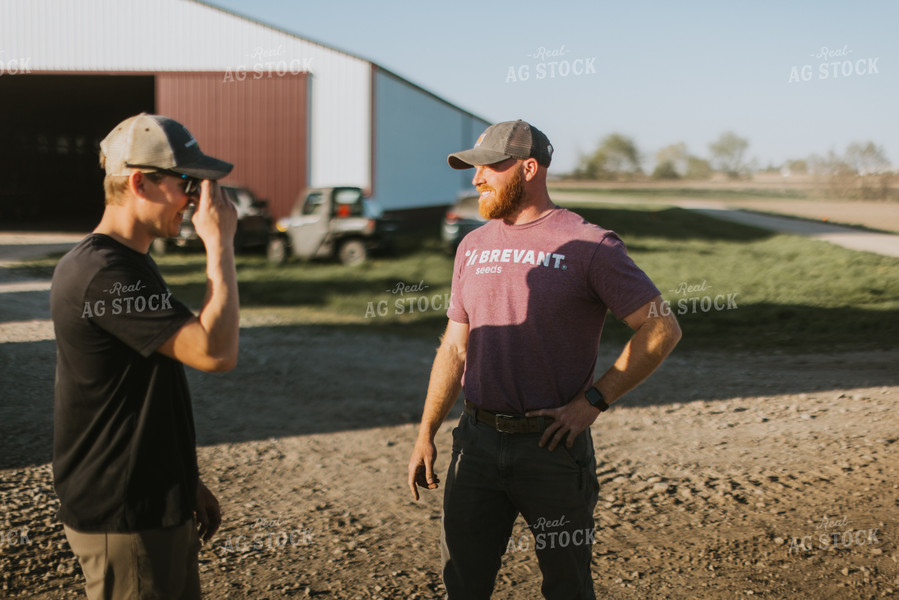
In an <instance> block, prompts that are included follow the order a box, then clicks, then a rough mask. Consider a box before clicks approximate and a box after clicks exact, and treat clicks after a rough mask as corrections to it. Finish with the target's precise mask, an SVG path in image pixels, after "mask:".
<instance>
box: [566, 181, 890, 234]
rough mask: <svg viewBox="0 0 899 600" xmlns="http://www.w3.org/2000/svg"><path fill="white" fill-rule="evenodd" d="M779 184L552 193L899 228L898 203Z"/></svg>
mask: <svg viewBox="0 0 899 600" xmlns="http://www.w3.org/2000/svg"><path fill="white" fill-rule="evenodd" d="M775 183H776V182H775ZM775 183H771V184H770V185H761V184H759V182H755V181H753V182H712V183H705V185H703V182H685V183H684V187H672V186H671V184H670V183H668V184H665V185H661V184H656V185H649V186H648V187H647V184H645V183H643V184H637V183H634V184H628V185H622V184H620V183H608V184H595V183H592V184H587V183H581V184H564V183H557V184H554V186H553V187H552V188H551V190H550V191H551V195H553V197H555V198H559V199H567V200H576V199H578V198H586V197H588V196H589V197H592V198H596V199H599V200H602V201H603V202H622V203H629V202H654V203H656V202H658V203H670V204H676V205H680V206H684V205H685V204H686V203H689V202H717V203H721V204H723V205H726V206H727V207H729V208H738V209H745V210H752V211H757V212H763V213H771V214H776V215H785V216H793V217H798V218H803V219H810V220H813V221H825V222H829V223H835V224H841V225H850V226H855V227H864V228H866V229H871V230H876V231H884V232H890V233H899V202H895V201H892V202H890V201H877V200H835V199H832V198H827V197H825V196H823V195H822V194H821V192H820V190H819V189H818V188H816V187H815V186H813V185H811V184H810V183H808V182H804V183H797V184H795V185H793V186H786V187H784V185H785V184H783V182H780V183H779V184H777V185H775Z"/></svg>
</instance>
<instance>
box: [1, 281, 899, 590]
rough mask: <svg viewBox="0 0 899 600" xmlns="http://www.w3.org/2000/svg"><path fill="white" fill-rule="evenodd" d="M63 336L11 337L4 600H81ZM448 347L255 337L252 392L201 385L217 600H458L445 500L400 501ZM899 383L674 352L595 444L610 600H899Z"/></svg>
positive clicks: (597, 571) (248, 381) (828, 366)
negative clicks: (446, 583) (895, 599)
mask: <svg viewBox="0 0 899 600" xmlns="http://www.w3.org/2000/svg"><path fill="white" fill-rule="evenodd" d="M25 293H28V294H36V293H41V292H25ZM18 310H20V311H21V310H23V307H21V306H20V307H19V309H18ZM51 333H52V330H50V329H49V324H47V323H46V322H45V321H32V322H29V323H27V324H23V323H19V324H9V323H7V324H6V325H5V326H4V328H3V329H2V335H3V336H4V339H5V340H6V343H3V344H0V365H2V369H0V389H2V390H3V392H2V393H3V403H2V408H0V412H2V414H0V417H2V423H3V435H2V436H0V440H2V442H0V446H2V453H0V457H2V459H0V460H2V463H0V473H2V483H0V506H2V521H0V529H2V530H3V535H4V538H3V543H2V545H0V565H2V584H0V588H2V594H0V595H2V596H3V597H8V598H33V599H48V600H49V599H55V598H76V597H81V595H82V579H81V574H80V568H79V567H78V565H77V562H76V560H75V559H74V557H73V556H72V554H71V552H70V550H69V549H68V546H67V544H66V542H65V539H64V536H63V535H62V529H61V526H60V525H59V524H58V523H57V522H56V520H55V517H54V512H55V510H56V508H57V501H56V498H55V495H54V492H53V489H52V482H51V474H50V467H49V465H48V462H49V459H50V451H51V437H50V436H51V426H52V415H51V406H52V400H51V398H52V386H53V368H54V345H53V344H54V343H53V341H52V336H51V335H50V334H51ZM687 334H689V332H687ZM435 345H436V340H420V339H413V338H399V337H389V336H374V335H369V334H365V333H348V332H345V331H341V330H333V329H332V330H324V329H320V328H315V327H304V326H291V325H284V324H278V323H271V322H269V323H244V329H243V331H242V347H241V357H240V365H239V366H238V368H237V369H236V370H235V371H233V372H232V373H229V374H224V375H207V374H202V373H198V372H194V371H191V372H190V373H189V377H190V380H191V387H192V390H193V391H194V411H195V415H196V420H197V428H198V434H199V443H200V450H199V456H200V464H201V469H202V472H203V476H204V478H205V480H206V481H207V482H208V484H209V485H210V487H211V488H212V489H213V490H214V491H215V492H216V493H217V494H218V496H219V498H220V499H221V502H222V506H223V510H224V515H225V521H224V524H223V526H222V529H221V530H220V531H219V533H218V534H217V536H216V537H215V539H214V540H212V542H211V543H210V544H209V545H207V546H206V547H205V548H204V549H203V550H202V553H201V557H200V559H201V568H202V580H203V588H204V591H205V594H206V597H208V598H212V599H225V598H254V599H258V598H268V599H275V598H290V597H319V598H334V599H352V598H385V599H394V598H422V599H424V598H438V597H441V583H440V576H439V570H440V558H439V549H438V539H439V527H440V520H439V518H440V502H441V493H442V492H441V491H439V490H438V491H436V492H431V493H427V494H425V497H424V499H423V500H422V501H420V502H418V503H415V502H413V501H412V500H411V498H410V494H409V491H408V488H407V487H406V483H405V479H406V464H407V461H408V455H409V451H410V449H411V446H412V442H413V440H414V436H415V432H416V427H415V424H414V423H415V422H416V421H417V419H418V416H419V414H420V410H421V404H422V400H423V394H424V391H425V387H426V384H427V377H428V371H429V364H430V361H431V357H432V356H433V351H434V349H435ZM616 350H617V349H616V348H612V347H609V348H605V349H604V351H603V352H602V353H601V357H600V361H599V364H600V367H601V368H602V366H603V365H608V364H610V362H611V361H612V360H613V358H614V354H615V352H616ZM897 364H899V352H871V353H854V354H819V355H801V356H795V355H784V354H778V353H777V352H776V351H775V352H772V353H770V354H767V355H721V354H717V353H689V354H688V353H678V352H675V354H674V355H673V356H672V357H671V358H670V359H669V361H668V362H667V363H666V364H665V365H663V367H662V368H661V369H660V370H659V371H658V372H657V373H656V374H655V375H653V377H652V378H651V379H650V380H649V381H647V382H646V383H645V384H644V385H643V386H641V387H640V388H638V389H637V390H635V391H634V392H633V393H632V394H630V396H629V397H627V398H626V399H625V400H623V401H622V402H621V404H619V405H616V406H615V407H614V408H613V410H612V411H610V412H609V413H607V414H605V415H603V416H602V417H601V418H600V420H599V421H598V422H597V423H596V424H595V425H594V427H593V438H594V442H595V445H596V449H597V456H598V457H599V464H598V471H597V472H598V476H599V479H600V483H601V490H600V496H601V499H600V502H599V505H598V506H597V508H596V520H597V532H596V544H595V553H594V561H593V571H594V576H595V581H596V589H597V592H598V594H599V596H600V597H605V598H621V599H625V598H626V599H638V598H639V599H645V598H716V599H717V598H722V599H723V598H737V597H739V598H743V597H747V596H752V597H762V598H816V599H817V598H880V597H889V596H892V595H894V594H897V593H899V545H897V541H899V518H897V506H899V452H897V449H899V444H897V441H899V434H897V427H896V425H897V419H896V417H895V413H894V408H895V404H896V401H897V400H899V385H897V380H896V365H897ZM456 415H458V406H457V409H456V411H455V413H454V417H455V416H456ZM454 417H453V418H451V419H450V420H449V421H448V422H447V424H445V425H444V427H443V429H442V431H441V433H440V435H439V437H438V440H437V445H438V450H439V453H440V454H439V458H438V467H439V469H440V470H445V468H446V465H447V461H448V455H449V451H450V446H451V436H450V432H451V429H452V421H453V420H454ZM834 534H836V536H835V537H834ZM533 546H534V543H533V539H532V538H531V537H530V534H529V533H528V531H527V530H526V529H525V527H524V524H523V523H522V522H520V521H519V522H518V523H517V524H516V528H515V532H514V535H513V538H512V540H511V541H510V545H509V551H508V552H507V554H506V556H505V558H504V561H503V563H504V564H503V568H502V571H501V572H500V576H499V578H498V581H497V590H496V593H495V596H494V597H495V598H510V599H513V598H514V599H532V598H537V597H540V596H539V584H540V575H539V567H538V565H537V561H536V558H535V555H534V551H533Z"/></svg>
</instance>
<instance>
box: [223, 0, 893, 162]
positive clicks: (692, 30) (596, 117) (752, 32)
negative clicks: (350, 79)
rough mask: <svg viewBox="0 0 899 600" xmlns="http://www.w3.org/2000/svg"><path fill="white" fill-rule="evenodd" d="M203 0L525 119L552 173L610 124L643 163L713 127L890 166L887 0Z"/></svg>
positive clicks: (696, 147) (774, 158)
mask: <svg viewBox="0 0 899 600" xmlns="http://www.w3.org/2000/svg"><path fill="white" fill-rule="evenodd" d="M207 1H208V2H209V3H210V4H214V5H217V6H220V7H222V8H225V9H227V10H230V11H233V12H236V13H238V14H242V15H245V16H248V17H251V18H253V19H255V20H258V21H262V22H264V23H268V24H271V25H275V26H277V27H279V28H281V29H284V30H287V31H290V32H292V33H295V34H297V35H300V36H303V37H306V38H309V39H311V40H315V41H317V42H321V43H323V44H326V45H328V46H332V47H334V48H337V49H340V50H344V51H346V52H350V53H352V54H355V55H358V56H360V57H362V58H365V59H368V60H371V61H372V62H374V63H376V64H378V65H380V66H382V67H384V68H386V69H388V70H390V71H393V72H394V73H396V74H398V75H400V76H402V77H405V78H406V79H409V80H410V81H412V82H414V83H416V84H418V85H420V86H422V87H424V88H426V89H428V90H430V91H431V92H433V93H435V94H437V95H438V96H441V97H443V98H445V99H446V100H448V101H450V102H452V103H454V104H457V105H458V106H460V107H462V108H464V109H466V110H469V111H471V112H473V113H475V114H477V115H479V116H481V117H483V118H485V119H487V120H488V121H493V122H495V121H504V120H509V119H516V118H522V119H525V120H527V121H530V122H531V123H533V124H534V125H535V126H537V127H538V128H540V129H541V130H543V131H544V132H545V133H546V134H547V135H548V136H549V138H550V141H551V142H552V143H553V146H554V147H555V149H556V153H555V158H554V161H553V167H554V168H553V169H552V170H553V171H556V172H564V171H567V170H570V169H572V168H573V167H574V166H575V165H576V164H577V159H578V156H579V154H581V153H587V152H590V151H592V150H594V149H595V148H596V146H597V144H598V142H599V140H600V139H601V138H602V137H604V136H605V135H608V134H609V133H613V132H617V133H622V134H625V135H627V136H630V137H632V138H633V139H634V140H635V141H636V143H637V145H638V147H639V148H640V150H641V152H642V153H643V155H644V157H645V158H646V160H645V162H644V169H646V168H651V166H652V164H653V157H654V155H655V152H656V151H657V150H658V149H660V148H662V147H664V146H666V145H668V144H673V143H677V142H685V143H686V144H687V148H688V150H689V151H690V152H691V153H692V154H695V155H698V156H702V157H705V158H708V156H709V151H708V145H709V143H710V142H712V141H713V140H715V139H717V137H718V136H719V135H720V134H721V133H722V132H724V131H727V130H731V131H734V132H736V133H737V134H738V135H740V136H742V137H744V138H746V139H748V140H749V142H750V145H749V149H748V151H747V158H750V159H751V158H755V159H757V160H758V162H759V164H760V165H761V166H765V165H768V164H769V163H771V164H780V163H782V162H783V161H785V160H787V159H794V158H806V157H807V156H808V155H809V154H812V153H817V154H821V155H823V154H826V153H827V151H828V150H834V151H836V152H839V153H842V152H843V151H844V150H845V148H846V145H847V144H849V143H850V142H856V141H857V142H863V141H864V142H866V141H873V142H874V143H875V144H877V145H880V146H883V147H884V148H885V150H886V154H887V157H888V158H889V159H890V161H891V162H892V163H893V165H894V166H895V165H899V114H897V104H899V102H897V101H899V35H897V33H896V27H897V24H899V2H897V1H896V0H877V1H865V0H861V1H856V2H849V1H848V0H846V1H842V2H834V1H830V0H822V1H818V2H813V1H788V0H782V1H779V2H778V1H773V0H757V1H753V2H735V1H728V0H717V1H706V0H703V1H689V0H681V1H662V0H654V1H649V0H631V1H625V0H618V1H616V2H608V1H605V0H596V1H578V2H573V1H565V0H560V1H558V2H555V3H550V2H532V1H530V0H524V1H516V2H492V1H490V0H481V1H471V0H456V1H454V2H439V3H437V2H421V1H419V2H412V1H399V0H379V1H377V2H372V1H362V0H332V1H330V2H325V1H321V0H319V1H316V2H312V1H307V0H301V1H297V0H253V1H246V0H207ZM825 48H826V49H827V51H828V52H829V53H830V56H821V55H822V52H823V49H825ZM541 49H543V52H541ZM553 61H556V62H557V63H558V64H556V65H551V64H550V63H552V62H553ZM577 61H579V62H577ZM847 61H848V62H847ZM563 63H567V64H566V65H565V66H563ZM833 63H836V64H833ZM794 67H795V72H794ZM803 67H806V68H805V69H803ZM510 70H511V73H510ZM563 70H564V71H565V73H566V74H565V76H563V73H562V71H563ZM541 75H542V77H541ZM552 75H554V76H552ZM825 75H826V78H825ZM525 76H526V77H527V79H525ZM791 76H792V79H793V80H792V81H791ZM473 142H474V140H472V143H473Z"/></svg>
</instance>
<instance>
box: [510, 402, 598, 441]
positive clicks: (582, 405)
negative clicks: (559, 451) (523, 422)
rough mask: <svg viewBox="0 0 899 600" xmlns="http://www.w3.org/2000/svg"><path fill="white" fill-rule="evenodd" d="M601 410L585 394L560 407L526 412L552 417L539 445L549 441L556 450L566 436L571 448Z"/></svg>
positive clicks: (529, 414) (530, 414)
mask: <svg viewBox="0 0 899 600" xmlns="http://www.w3.org/2000/svg"><path fill="white" fill-rule="evenodd" d="M599 414H600V411H599V409H598V408H595V407H593V406H592V405H591V404H590V403H589V402H588V401H587V398H585V397H584V395H583V394H578V396H577V397H576V398H575V399H574V400H572V401H571V402H569V403H568V404H566V405H565V406H560V407H559V408H542V409H540V410H532V411H530V412H528V413H526V416H528V417H552V418H553V419H554V420H553V422H552V423H550V424H549V425H548V426H547V427H546V430H545V431H544V432H543V435H542V436H541V437H540V442H539V446H540V447H541V448H543V447H544V446H546V444H547V442H549V449H550V450H555V449H556V446H558V445H559V443H560V442H561V441H562V440H563V439H565V438H566V436H567V438H568V439H567V440H566V442H565V445H566V446H568V447H569V448H571V447H572V446H573V445H574V439H575V438H576V437H577V436H578V435H579V434H580V433H581V432H582V431H583V430H585V429H587V428H588V427H590V425H592V424H593V421H595V420H596V417H598V416H599Z"/></svg>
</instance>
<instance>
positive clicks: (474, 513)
mask: <svg viewBox="0 0 899 600" xmlns="http://www.w3.org/2000/svg"><path fill="white" fill-rule="evenodd" d="M539 439H540V434H511V433H500V432H498V431H496V430H495V429H493V428H492V427H490V426H489V425H485V424H483V423H479V422H478V421H476V420H475V418H474V417H472V416H471V415H468V414H463V415H462V418H461V419H460V421H459V426H458V427H456V428H455V429H454V430H453V457H452V461H451V462H450V467H449V473H448V474H447V477H446V490H445V492H444V496H443V535H442V536H441V547H442V554H443V581H444V584H445V585H446V590H447V597H448V598H449V599H450V600H480V599H484V600H486V599H488V598H490V594H491V593H492V592H493V587H494V584H495V582H496V574H497V572H498V571H499V567H500V564H501V561H502V556H503V553H504V552H505V551H506V546H507V544H508V542H509V537H510V536H511V534H512V525H513V524H514V522H515V519H516V517H517V516H518V514H519V513H521V515H522V516H523V517H524V519H525V521H527V524H528V527H529V528H530V529H531V533H532V534H533V536H534V548H535V550H536V552H537V560H538V562H539V564H540V570H541V571H542V573H543V587H542V588H541V589H542V591H543V596H544V597H545V598H548V599H551V600H561V599H562V598H564V599H566V600H569V599H570V600H575V599H578V600H581V599H584V600H592V599H593V598H595V595H594V592H593V581H592V577H591V574H590V560H591V558H592V556H593V543H594V529H593V527H594V524H593V509H594V508H595V507H596V500H597V497H598V493H599V483H598V482H597V479H596V458H595V456H594V454H593V439H592V438H591V437H590V430H589V429H588V430H586V431H584V432H583V433H581V434H580V435H579V436H578V437H577V440H576V442H575V444H574V446H573V447H572V448H570V449H569V448H566V447H565V445H564V444H560V445H559V446H557V447H556V449H555V450H553V451H552V452H550V451H549V450H548V449H547V448H540V447H539V446H537V442H538V441H539Z"/></svg>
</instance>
